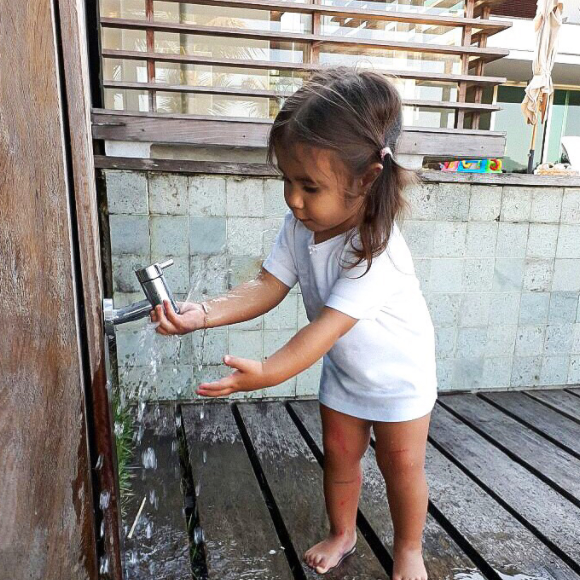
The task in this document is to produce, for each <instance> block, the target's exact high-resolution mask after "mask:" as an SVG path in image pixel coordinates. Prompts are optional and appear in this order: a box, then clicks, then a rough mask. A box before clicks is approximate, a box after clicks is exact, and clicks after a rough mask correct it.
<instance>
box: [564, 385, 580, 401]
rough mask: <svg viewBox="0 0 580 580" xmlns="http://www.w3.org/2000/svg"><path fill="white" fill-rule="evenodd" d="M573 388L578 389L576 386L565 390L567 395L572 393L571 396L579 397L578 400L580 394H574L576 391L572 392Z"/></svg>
mask: <svg viewBox="0 0 580 580" xmlns="http://www.w3.org/2000/svg"><path fill="white" fill-rule="evenodd" d="M573 388H576V387H574V385H572V387H568V388H566V389H564V391H565V392H566V393H570V394H571V395H574V396H575V397H578V398H580V393H576V392H574V391H573V390H572V389H573Z"/></svg>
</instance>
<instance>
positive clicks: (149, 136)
mask: <svg viewBox="0 0 580 580" xmlns="http://www.w3.org/2000/svg"><path fill="white" fill-rule="evenodd" d="M120 113H122V112H120ZM256 121H258V120H256ZM270 126H271V121H269V120H266V122H263V120H260V122H254V121H247V120H246V121H241V120H226V119H221V120H220V119H212V118H203V117H200V118H192V117H191V116H185V115H172V116H170V118H167V116H165V115H160V116H156V117H153V116H151V115H147V116H145V115H137V114H133V115H126V114H110V112H109V111H105V112H94V113H93V138H95V139H108V140H112V141H140V142H152V143H180V144H189V145H203V146H212V145H216V146H224V147H249V148H263V147H265V146H266V143H267V138H268V133H269V131H270ZM398 151H399V153H404V154H416V155H434V154H437V155H441V156H449V157H453V158H470V157H502V156H503V155H504V152H505V133H496V132H491V131H463V132H461V131H454V130H450V129H437V128H425V127H408V128H405V130H404V131H403V135H402V137H401V141H400V143H399V147H398Z"/></svg>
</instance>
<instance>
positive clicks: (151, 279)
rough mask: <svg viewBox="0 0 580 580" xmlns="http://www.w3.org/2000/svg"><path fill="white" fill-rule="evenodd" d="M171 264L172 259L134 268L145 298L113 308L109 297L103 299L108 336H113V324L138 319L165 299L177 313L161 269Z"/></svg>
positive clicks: (177, 309) (176, 307) (177, 310)
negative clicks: (128, 304)
mask: <svg viewBox="0 0 580 580" xmlns="http://www.w3.org/2000/svg"><path fill="white" fill-rule="evenodd" d="M172 264H173V260H167V261H166V262H163V263H161V264H159V263H157V262H156V263H155V264H151V265H150V266H147V267H146V268H141V269H139V270H135V275H136V276H137V279H138V280H139V283H140V284H141V288H142V289H143V292H144V293H145V296H146V297H147V298H146V299H145V300H141V301H140V302H135V303H134V304H131V305H130V306H125V307H123V308H118V309H116V310H115V309H114V308H113V301H112V300H111V299H110V298H105V300H103V314H104V319H105V332H106V334H107V335H108V336H110V337H114V336H115V326H116V325H117V324H123V323H125V322H130V321H132V320H139V319H141V318H144V317H145V316H147V315H148V314H149V313H150V312H151V310H153V309H154V308H155V306H157V305H158V304H163V302H164V301H165V300H167V301H168V302H169V303H170V304H171V307H172V308H173V310H174V311H175V312H176V313H177V314H179V308H178V306H177V304H176V303H175V300H174V299H173V295H172V294H171V290H170V289H169V286H168V285H167V281H166V280H165V276H164V275H163V270H164V269H165V268H168V267H169V266H171V265H172Z"/></svg>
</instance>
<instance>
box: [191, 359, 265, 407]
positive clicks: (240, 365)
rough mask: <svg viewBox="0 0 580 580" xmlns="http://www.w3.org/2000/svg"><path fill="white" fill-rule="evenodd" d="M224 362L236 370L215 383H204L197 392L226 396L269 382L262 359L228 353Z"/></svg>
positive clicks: (258, 387)
mask: <svg viewBox="0 0 580 580" xmlns="http://www.w3.org/2000/svg"><path fill="white" fill-rule="evenodd" d="M224 363H225V364H227V365H228V366H229V367H232V368H234V369H236V370H235V372H233V373H232V374H231V375H229V376H228V377H224V378H223V379H220V380H219V381H216V382H214V383H202V384H201V385H199V386H198V387H197V391H196V393H197V394H198V395H201V396H203V397H224V396H227V395H231V394H232V393H236V392H238V391H256V390H257V389H262V388H264V387H269V386H271V385H270V384H268V381H267V379H266V375H265V373H264V365H263V363H261V362H260V361H257V360H251V359H247V358H241V357H238V356H231V355H229V354H228V355H226V356H225V357H224Z"/></svg>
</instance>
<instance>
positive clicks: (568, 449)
mask: <svg viewBox="0 0 580 580" xmlns="http://www.w3.org/2000/svg"><path fill="white" fill-rule="evenodd" d="M476 396H477V397H481V398H482V399H483V400H484V401H486V402H488V403H489V404H490V405H493V406H494V407H495V408H496V409H499V410H500V411H502V412H503V413H505V414H506V415H508V416H509V417H511V418H512V419H515V420H516V421H517V422H518V423H521V424H522V425H524V426H525V427H528V428H529V429H531V430H532V431H534V433H537V434H538V435H540V436H542V437H544V439H547V440H548V441H550V443H553V444H554V445H557V446H558V447H559V448H560V449H563V450H564V451H565V452H566V453H569V454H570V455H572V456H573V457H575V458H576V459H580V453H578V452H577V451H574V450H573V449H571V448H570V447H568V446H567V445H565V444H564V443H562V442H560V441H558V440H557V439H555V438H554V437H552V436H551V435H548V434H547V433H544V432H543V431H541V430H540V429H538V428H537V427H536V426H535V425H532V424H531V423H528V422H527V421H525V420H524V419H522V418H521V417H518V416H517V415H516V414H515V413H512V412H511V411H508V410H507V409H504V408H503V407H501V406H500V405H499V404H498V403H496V402H495V401H494V400H493V399H488V398H487V397H486V396H485V394H484V393H478V394H477V395H476Z"/></svg>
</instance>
